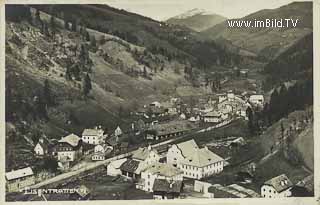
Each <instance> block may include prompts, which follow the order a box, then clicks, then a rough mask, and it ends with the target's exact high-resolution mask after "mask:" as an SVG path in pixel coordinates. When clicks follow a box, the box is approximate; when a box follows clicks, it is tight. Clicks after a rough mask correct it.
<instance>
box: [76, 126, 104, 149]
mask: <svg viewBox="0 0 320 205" xmlns="http://www.w3.org/2000/svg"><path fill="white" fill-rule="evenodd" d="M105 138H106V136H105V135H104V130H103V129H101V127H95V128H94V129H84V130H83V132H82V141H83V142H85V143H88V144H93V145H98V144H102V143H104V140H105Z"/></svg>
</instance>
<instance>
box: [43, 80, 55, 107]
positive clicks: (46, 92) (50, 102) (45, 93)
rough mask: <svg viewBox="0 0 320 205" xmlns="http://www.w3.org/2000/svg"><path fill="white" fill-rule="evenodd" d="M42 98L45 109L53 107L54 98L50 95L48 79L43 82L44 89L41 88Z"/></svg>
mask: <svg viewBox="0 0 320 205" xmlns="http://www.w3.org/2000/svg"><path fill="white" fill-rule="evenodd" d="M43 97H44V99H43V100H44V103H45V104H46V106H47V107H49V106H52V105H54V98H53V95H52V91H51V87H50V84H49V81H48V79H46V80H45V81H44V87H43Z"/></svg>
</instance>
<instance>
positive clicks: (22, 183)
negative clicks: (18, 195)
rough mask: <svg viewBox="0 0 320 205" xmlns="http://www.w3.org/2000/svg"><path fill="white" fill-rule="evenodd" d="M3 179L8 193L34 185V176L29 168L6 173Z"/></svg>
mask: <svg viewBox="0 0 320 205" xmlns="http://www.w3.org/2000/svg"><path fill="white" fill-rule="evenodd" d="M5 177H6V189H7V191H8V192H18V191H20V190H21V189H23V188H25V187H28V186H31V185H33V184H35V176H34V173H33V171H32V169H31V168H30V167H26V168H23V169H18V170H14V171H11V172H7V173H6V174H5Z"/></svg>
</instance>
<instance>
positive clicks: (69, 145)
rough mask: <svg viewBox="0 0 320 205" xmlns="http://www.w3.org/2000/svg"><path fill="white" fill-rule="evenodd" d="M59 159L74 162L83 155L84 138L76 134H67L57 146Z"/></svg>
mask: <svg viewBox="0 0 320 205" xmlns="http://www.w3.org/2000/svg"><path fill="white" fill-rule="evenodd" d="M56 151H57V153H58V160H59V161H69V162H73V161H75V160H76V159H78V158H79V157H80V156H81V155H82V140H81V138H80V137H78V136H77V135H75V134H70V135H67V136H65V137H63V138H61V140H59V141H58V144H57V146H56Z"/></svg>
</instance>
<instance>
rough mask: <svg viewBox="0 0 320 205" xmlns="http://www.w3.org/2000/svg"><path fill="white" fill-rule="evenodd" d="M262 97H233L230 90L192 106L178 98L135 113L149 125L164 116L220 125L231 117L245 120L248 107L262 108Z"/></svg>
mask: <svg viewBox="0 0 320 205" xmlns="http://www.w3.org/2000/svg"><path fill="white" fill-rule="evenodd" d="M263 105H264V96H263V95H257V94H254V95H249V96H247V95H245V96H238V95H235V94H234V93H233V92H232V90H230V91H228V92H226V93H221V94H216V95H215V96H211V97H210V98H209V99H199V100H198V102H196V103H195V104H194V105H192V106H191V105H188V104H186V103H183V102H182V100H181V99H180V98H172V99H171V100H169V101H166V102H163V103H160V102H158V101H155V102H152V103H150V104H149V105H145V106H144V107H143V108H142V109H139V111H138V112H137V113H136V114H137V115H140V116H143V117H144V118H145V120H146V121H151V123H149V125H154V124H157V123H159V120H157V119H161V118H163V117H165V116H178V118H179V120H186V121H188V122H192V123H194V124H196V123H199V122H205V123H215V124H218V123H221V122H223V121H226V120H228V119H231V118H232V117H236V116H238V117H242V118H244V119H246V120H247V119H248V118H247V108H248V107H263Z"/></svg>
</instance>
